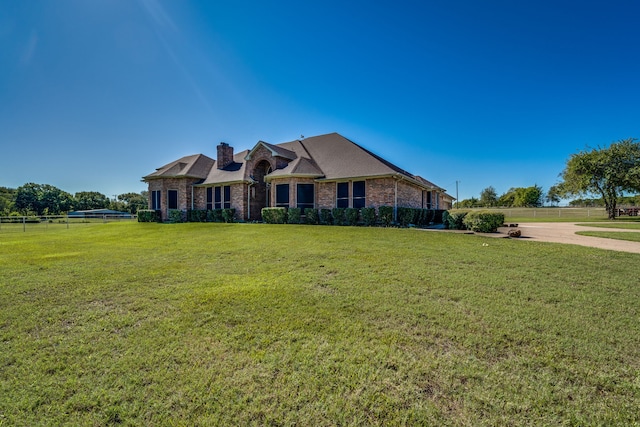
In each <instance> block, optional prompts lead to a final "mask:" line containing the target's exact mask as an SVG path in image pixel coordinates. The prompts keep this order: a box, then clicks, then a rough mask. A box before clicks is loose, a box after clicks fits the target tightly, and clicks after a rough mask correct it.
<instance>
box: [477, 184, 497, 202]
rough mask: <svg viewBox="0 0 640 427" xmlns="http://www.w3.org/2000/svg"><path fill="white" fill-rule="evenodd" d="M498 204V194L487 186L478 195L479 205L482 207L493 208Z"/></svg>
mask: <svg viewBox="0 0 640 427" xmlns="http://www.w3.org/2000/svg"><path fill="white" fill-rule="evenodd" d="M497 203H498V194H497V193H496V189H495V188H493V187H492V186H489V187H487V188H485V189H484V190H482V192H481V193H480V204H481V205H482V206H486V207H489V206H495V205H496V204H497Z"/></svg>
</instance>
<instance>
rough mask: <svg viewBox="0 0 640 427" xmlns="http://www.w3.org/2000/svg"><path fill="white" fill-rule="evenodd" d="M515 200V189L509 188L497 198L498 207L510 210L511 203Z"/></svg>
mask: <svg viewBox="0 0 640 427" xmlns="http://www.w3.org/2000/svg"><path fill="white" fill-rule="evenodd" d="M515 198H516V189H515V188H510V189H509V190H508V191H507V192H506V193H504V194H502V195H501V196H500V197H499V198H498V206H502V207H506V208H510V207H512V206H513V202H514V201H515Z"/></svg>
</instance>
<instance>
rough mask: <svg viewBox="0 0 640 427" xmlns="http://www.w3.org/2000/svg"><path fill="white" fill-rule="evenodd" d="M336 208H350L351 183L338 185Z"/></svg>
mask: <svg viewBox="0 0 640 427" xmlns="http://www.w3.org/2000/svg"><path fill="white" fill-rule="evenodd" d="M336 191H337V196H336V207H338V208H348V207H349V183H348V182H339V183H338V185H337V189H336Z"/></svg>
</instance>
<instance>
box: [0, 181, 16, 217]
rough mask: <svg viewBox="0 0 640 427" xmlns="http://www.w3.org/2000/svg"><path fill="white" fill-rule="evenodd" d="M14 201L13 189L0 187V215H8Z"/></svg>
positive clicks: (14, 193)
mask: <svg viewBox="0 0 640 427" xmlns="http://www.w3.org/2000/svg"><path fill="white" fill-rule="evenodd" d="M15 201H16V190H15V188H8V187H0V215H9V213H11V211H12V210H13V206H14V205H15Z"/></svg>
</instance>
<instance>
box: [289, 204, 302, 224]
mask: <svg viewBox="0 0 640 427" xmlns="http://www.w3.org/2000/svg"><path fill="white" fill-rule="evenodd" d="M301 219H302V209H300V208H289V210H288V211H287V224H300V220H301Z"/></svg>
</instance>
